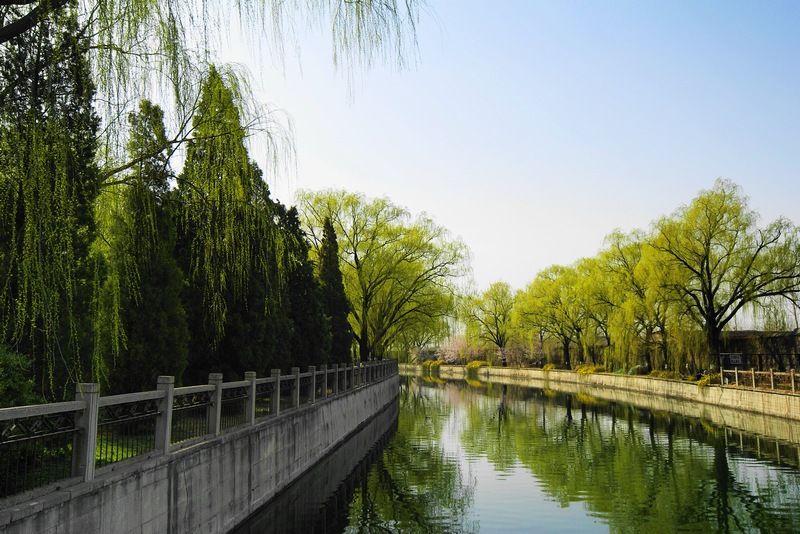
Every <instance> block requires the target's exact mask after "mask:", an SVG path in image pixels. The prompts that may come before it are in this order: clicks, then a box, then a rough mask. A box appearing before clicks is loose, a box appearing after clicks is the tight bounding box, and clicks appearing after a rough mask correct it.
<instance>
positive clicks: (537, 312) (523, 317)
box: [515, 265, 587, 369]
mask: <svg viewBox="0 0 800 534" xmlns="http://www.w3.org/2000/svg"><path fill="white" fill-rule="evenodd" d="M576 281H577V272H576V270H575V268H574V267H563V266H560V265H554V266H552V267H549V268H547V269H545V270H544V271H542V272H540V273H539V274H538V275H537V276H536V278H535V279H534V280H533V282H531V283H530V284H529V285H528V287H526V288H525V290H523V291H522V292H521V293H520V295H519V297H518V298H517V303H516V307H515V314H517V322H518V324H520V325H522V326H524V327H527V328H537V329H540V330H541V331H543V332H545V333H546V334H547V335H549V336H552V337H554V338H556V339H557V340H558V341H559V342H560V343H561V355H562V359H563V363H564V366H565V367H566V368H567V369H571V368H572V362H571V361H570V347H571V346H572V345H573V344H575V345H576V346H577V347H578V350H579V351H580V355H579V363H582V362H583V343H582V339H581V336H582V335H583V333H584V331H585V330H586V323H587V320H586V314H585V307H584V306H583V305H582V304H581V300H580V299H581V297H580V296H579V295H578V294H577V293H576V291H575V289H576Z"/></svg>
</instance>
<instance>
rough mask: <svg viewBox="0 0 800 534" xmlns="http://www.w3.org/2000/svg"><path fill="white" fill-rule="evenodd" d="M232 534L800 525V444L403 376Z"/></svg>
mask: <svg viewBox="0 0 800 534" xmlns="http://www.w3.org/2000/svg"><path fill="white" fill-rule="evenodd" d="M401 384H402V386H401V394H400V398H399V401H398V403H397V406H395V407H393V408H390V409H389V410H386V411H385V412H384V413H383V414H381V415H380V416H379V417H378V418H376V419H375V420H373V421H372V422H371V423H370V425H368V426H367V427H365V428H364V429H362V430H361V432H359V433H358V434H357V435H356V436H355V437H354V438H353V439H352V440H350V441H348V443H347V444H345V446H343V447H341V448H340V449H339V450H337V454H336V455H334V456H332V457H330V458H329V459H328V460H327V461H326V462H324V463H322V464H320V465H318V466H317V467H316V468H315V469H314V470H312V472H310V473H308V474H307V475H306V476H304V477H303V479H301V480H299V481H298V483H296V484H294V485H293V486H292V487H290V488H289V489H288V490H287V491H285V492H284V493H282V494H281V495H280V496H279V497H278V498H276V499H275V500H273V501H272V502H271V503H268V504H267V505H266V506H265V507H264V508H262V509H261V510H260V511H259V512H257V513H256V514H254V516H252V517H251V518H250V519H249V520H248V522H247V523H246V524H244V525H242V526H241V527H240V528H239V529H238V530H237V531H236V532H237V534H244V533H256V532H258V533H262V532H281V533H284V532H298V533H300V532H302V533H307V532H331V533H339V532H348V533H349V532H352V533H355V532H399V533H406V532H420V533H434V532H443V533H444V532H447V533H450V532H586V533H591V532H731V533H733V532H769V533H780V532H787V533H788V532H800V469H798V465H799V464H800V444H797V443H791V442H786V441H781V440H779V439H777V438H774V437H771V436H769V435H756V434H748V433H743V432H740V431H738V430H736V429H732V428H726V427H720V426H715V425H713V424H711V423H709V422H708V421H704V420H701V419H696V418H690V417H684V416H680V415H676V414H669V413H653V412H649V411H646V410H643V409H639V408H637V407H635V406H630V405H624V404H620V403H611V402H607V401H602V400H599V399H596V398H593V397H591V396H588V395H569V394H562V393H558V392H556V391H552V390H542V389H534V388H524V387H519V386H502V385H496V384H486V383H478V382H465V381H450V382H442V381H438V380H431V379H428V380H427V381H426V380H424V379H422V378H408V377H407V378H402V382H401Z"/></svg>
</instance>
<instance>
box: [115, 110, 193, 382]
mask: <svg viewBox="0 0 800 534" xmlns="http://www.w3.org/2000/svg"><path fill="white" fill-rule="evenodd" d="M128 121H129V123H130V131H131V134H130V142H129V147H128V151H129V154H130V157H131V158H132V159H133V160H138V161H139V164H138V165H137V166H135V167H134V169H133V171H132V172H131V173H130V175H129V177H128V183H127V184H126V186H125V187H124V188H123V193H122V199H123V201H122V203H121V206H120V209H119V211H118V216H117V218H116V221H115V223H114V224H113V225H112V229H113V230H114V232H113V234H112V236H111V237H112V240H113V241H112V248H111V253H110V258H111V261H110V264H111V275H110V276H109V281H110V282H111V284H116V285H118V287H119V292H118V294H117V295H114V294H113V293H114V289H113V288H112V289H110V291H109V292H110V293H111V294H110V295H108V297H110V298H115V297H118V298H119V305H118V306H119V310H120V311H119V313H120V318H121V325H120V326H121V328H122V331H123V332H122V333H123V335H124V339H125V340H126V343H125V346H124V347H122V348H121V349H120V350H119V351H118V354H117V357H116V358H115V362H113V363H112V364H111V371H110V381H109V382H110V386H111V391H112V392H114V393H127V392H134V391H144V390H147V389H152V388H153V387H155V383H156V380H157V378H158V376H159V375H171V376H175V377H176V378H177V380H178V381H179V382H180V380H181V377H182V375H183V371H184V369H185V368H186V364H187V356H188V350H189V346H188V344H189V330H188V326H187V321H186V312H185V311H184V308H183V303H182V302H181V291H182V289H183V285H184V274H183V271H182V270H181V269H180V267H179V266H178V263H177V261H176V259H175V257H174V249H175V244H176V225H175V223H174V217H173V216H172V213H171V211H174V209H173V210H171V209H170V208H171V206H170V197H174V194H171V193H170V192H169V183H168V181H169V179H170V177H171V172H170V169H169V164H168V161H167V159H166V156H165V155H164V154H163V152H161V151H159V149H160V148H161V147H163V146H165V144H166V134H165V130H164V113H163V111H162V110H161V108H159V107H158V106H156V105H153V104H152V103H150V102H149V101H147V100H143V101H142V102H141V103H140V105H139V110H138V111H137V112H136V113H131V114H130V115H129V116H128ZM119 277H127V278H131V279H133V281H134V283H131V280H118V279H117V278H119ZM117 338H118V336H114V335H111V336H109V338H108V339H111V340H114V339H117ZM109 352H113V351H109Z"/></svg>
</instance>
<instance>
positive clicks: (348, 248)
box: [298, 191, 466, 360]
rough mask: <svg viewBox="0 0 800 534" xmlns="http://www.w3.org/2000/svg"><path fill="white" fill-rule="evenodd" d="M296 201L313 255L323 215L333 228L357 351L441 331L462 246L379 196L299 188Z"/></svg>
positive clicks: (372, 353)
mask: <svg viewBox="0 0 800 534" xmlns="http://www.w3.org/2000/svg"><path fill="white" fill-rule="evenodd" d="M298 203H299V205H300V209H301V212H302V216H303V223H304V225H305V227H306V229H307V231H308V233H309V235H310V237H311V239H312V242H313V244H314V248H315V254H316V257H319V254H320V244H321V235H322V230H323V226H324V221H325V219H326V218H330V220H331V222H332V223H333V226H334V228H335V230H336V235H337V238H338V243H339V249H340V250H339V254H340V260H341V265H342V274H343V277H344V286H345V292H346V294H347V297H348V301H349V302H350V313H351V314H350V324H351V326H352V327H353V333H354V337H355V339H356V341H357V342H358V345H359V357H360V358H361V359H362V360H369V359H372V358H373V357H382V356H384V355H386V354H387V353H388V352H389V350H390V349H392V348H393V347H395V346H398V345H399V344H400V340H401V338H402V337H401V336H406V337H408V336H409V335H410V334H409V332H423V333H428V332H435V333H438V332H441V331H442V330H443V326H442V325H443V323H446V321H447V318H448V317H449V316H451V315H452V313H453V310H454V305H455V304H454V303H455V298H454V294H455V289H454V281H455V278H456V277H458V276H460V275H461V274H463V273H464V264H465V260H466V248H465V247H464V245H463V243H461V242H460V241H456V240H451V238H450V236H449V234H448V232H447V230H445V229H444V228H442V227H439V226H437V225H436V224H434V222H433V221H432V220H431V219H429V218H427V217H424V216H420V217H417V218H416V219H414V220H412V219H411V216H410V214H409V213H408V212H407V211H406V210H404V209H403V208H400V207H398V206H395V205H393V204H392V203H391V202H389V201H388V200H387V199H385V198H379V199H367V198H364V197H363V196H361V195H357V194H350V193H346V192H344V191H327V192H320V193H309V192H306V193H301V194H300V195H299V196H298Z"/></svg>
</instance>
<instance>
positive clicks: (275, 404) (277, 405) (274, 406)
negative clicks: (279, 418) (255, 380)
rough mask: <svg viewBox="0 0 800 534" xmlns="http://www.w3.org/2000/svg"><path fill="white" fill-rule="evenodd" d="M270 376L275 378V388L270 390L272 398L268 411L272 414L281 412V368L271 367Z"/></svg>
mask: <svg viewBox="0 0 800 534" xmlns="http://www.w3.org/2000/svg"><path fill="white" fill-rule="evenodd" d="M270 376H271V377H272V379H273V380H275V389H274V390H273V391H272V398H271V399H270V404H271V406H270V410H269V411H270V412H272V414H273V415H278V414H279V413H281V370H280V369H272V370H271V371H270Z"/></svg>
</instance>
